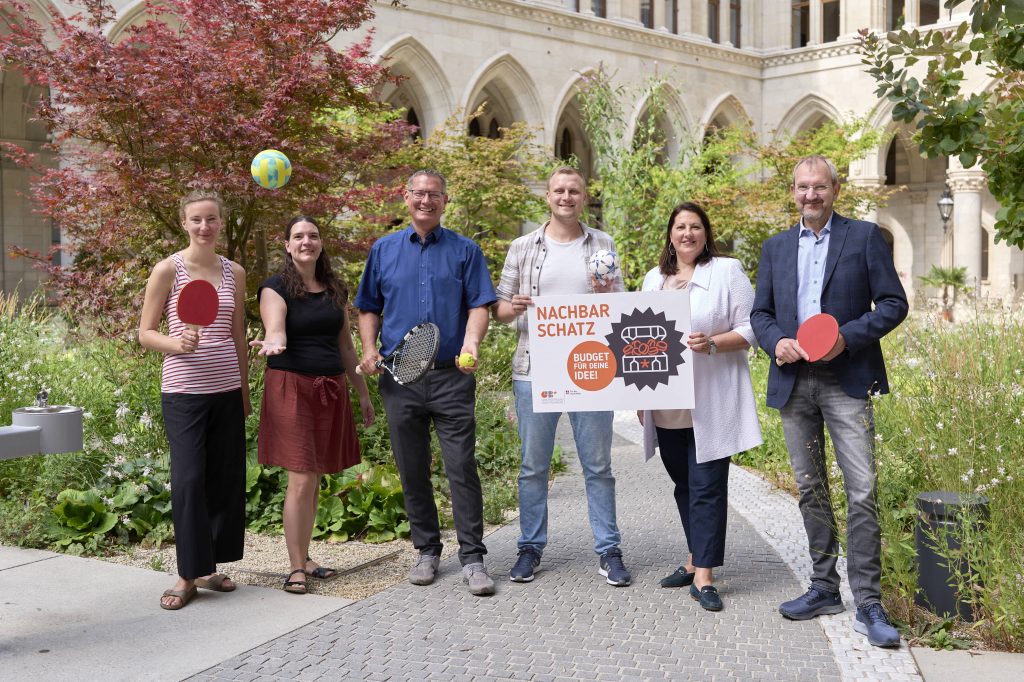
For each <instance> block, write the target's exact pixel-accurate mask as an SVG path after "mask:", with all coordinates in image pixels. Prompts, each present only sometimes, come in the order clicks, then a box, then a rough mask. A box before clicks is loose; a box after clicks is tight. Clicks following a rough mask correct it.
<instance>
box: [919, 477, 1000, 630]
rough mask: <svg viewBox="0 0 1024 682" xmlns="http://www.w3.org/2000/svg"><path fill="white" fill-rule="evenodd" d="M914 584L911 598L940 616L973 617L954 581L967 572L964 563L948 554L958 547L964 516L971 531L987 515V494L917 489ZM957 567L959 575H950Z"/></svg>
mask: <svg viewBox="0 0 1024 682" xmlns="http://www.w3.org/2000/svg"><path fill="white" fill-rule="evenodd" d="M917 510H918V515H917V525H916V527H915V529H914V537H915V539H916V541H917V586H918V591H917V594H916V595H915V598H914V601H915V603H917V604H918V605H919V606H923V607H924V608H926V609H928V610H929V611H931V612H932V613H934V614H937V615H940V616H944V617H945V616H951V615H959V616H960V617H961V618H963V619H964V620H966V621H973V620H974V613H973V610H972V609H971V605H970V604H969V603H968V602H966V601H964V600H963V599H958V598H957V585H958V584H960V583H962V582H963V581H964V576H967V575H969V574H970V567H969V566H968V565H967V564H966V563H960V564H959V565H958V564H957V563H955V562H954V563H953V565H952V567H951V566H950V562H949V559H948V558H947V557H949V556H950V555H951V554H952V553H953V552H956V551H958V550H959V549H960V547H961V532H962V529H963V524H964V521H965V519H966V520H969V522H970V523H971V526H972V534H977V533H978V532H980V531H981V530H982V528H983V526H984V523H985V521H986V520H987V519H988V498H987V497H985V496H984V495H976V494H974V493H967V494H963V495H961V494H960V493H954V492H949V491H936V492H928V493H921V494H920V495H918V496H917ZM954 571H957V573H959V575H954Z"/></svg>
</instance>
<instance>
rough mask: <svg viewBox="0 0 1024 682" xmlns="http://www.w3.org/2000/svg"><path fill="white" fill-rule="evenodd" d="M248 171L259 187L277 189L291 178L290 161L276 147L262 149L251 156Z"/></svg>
mask: <svg viewBox="0 0 1024 682" xmlns="http://www.w3.org/2000/svg"><path fill="white" fill-rule="evenodd" d="M249 172H250V173H251V174H252V179H253V180H254V181H255V182H256V184H257V185H259V186H260V187H263V188H266V189H278V188H280V187H284V186H285V185H287V184H288V181H289V180H291V178H292V162H291V161H289V160H288V157H287V156H285V155H284V154H282V153H281V152H279V151H277V150H276V149H264V150H263V151H261V152H260V153H259V154H257V155H256V156H254V157H253V159H252V163H251V164H250V165H249Z"/></svg>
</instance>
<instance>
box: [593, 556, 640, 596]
mask: <svg viewBox="0 0 1024 682" xmlns="http://www.w3.org/2000/svg"><path fill="white" fill-rule="evenodd" d="M597 572H598V573H600V574H601V575H603V576H604V577H605V578H606V579H607V580H608V584H609V585H615V586H616V587H625V586H626V585H628V584H630V583H631V582H633V576H631V575H630V574H629V571H627V570H626V565H625V564H623V563H622V550H621V549H619V548H618V547H614V548H612V549H609V550H608V551H607V552H605V553H604V554H602V555H601V564H600V566H599V567H598V569H597Z"/></svg>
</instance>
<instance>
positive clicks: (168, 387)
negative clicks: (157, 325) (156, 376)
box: [160, 253, 242, 393]
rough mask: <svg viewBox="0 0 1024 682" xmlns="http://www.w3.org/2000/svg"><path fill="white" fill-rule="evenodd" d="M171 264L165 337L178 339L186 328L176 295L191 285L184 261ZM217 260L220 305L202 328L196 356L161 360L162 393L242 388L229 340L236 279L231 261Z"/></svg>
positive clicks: (178, 257)
mask: <svg viewBox="0 0 1024 682" xmlns="http://www.w3.org/2000/svg"><path fill="white" fill-rule="evenodd" d="M171 258H172V259H173V260H174V286H173V287H171V293H170V295H169V296H168V297H167V302H166V303H164V315H166V316H167V335H168V336H181V334H182V332H184V331H185V328H186V325H185V323H184V322H182V321H181V320H179V319H178V294H179V293H180V292H181V289H182V287H184V286H185V285H186V284H188V283H189V282H190V281H191V278H190V277H189V276H188V271H187V270H186V269H185V261H184V260H182V257H181V254H179V253H176V254H174V255H173V256H171ZM218 258H220V265H221V273H222V274H221V283H220V287H219V288H218V289H217V298H218V301H219V305H218V308H217V319H215V320H214V321H213V324H211V325H210V326H209V327H203V329H202V336H201V337H200V339H199V346H198V347H197V348H196V352H195V353H176V354H171V353H169V354H167V355H165V356H164V368H163V375H162V377H161V382H160V390H161V391H162V392H164V393H224V392H227V391H233V390H235V389H238V388H241V386H242V378H241V374H240V373H239V371H238V351H237V349H236V348H235V341H234V339H233V338H231V318H232V317H233V315H234V312H235V277H234V275H233V274H232V272H231V261H229V260H228V259H227V258H224V257H223V256H218Z"/></svg>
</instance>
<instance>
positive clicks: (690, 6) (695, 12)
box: [680, 2, 711, 41]
mask: <svg viewBox="0 0 1024 682" xmlns="http://www.w3.org/2000/svg"><path fill="white" fill-rule="evenodd" d="M680 4H682V5H683V8H684V9H683V10H682V11H684V12H685V11H687V10H689V12H690V17H691V18H692V19H693V23H691V24H690V32H691V33H694V34H696V35H698V36H700V37H701V38H702V39H703V40H708V41H710V40H711V36H709V35H708V3H706V2H694V3H680Z"/></svg>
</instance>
